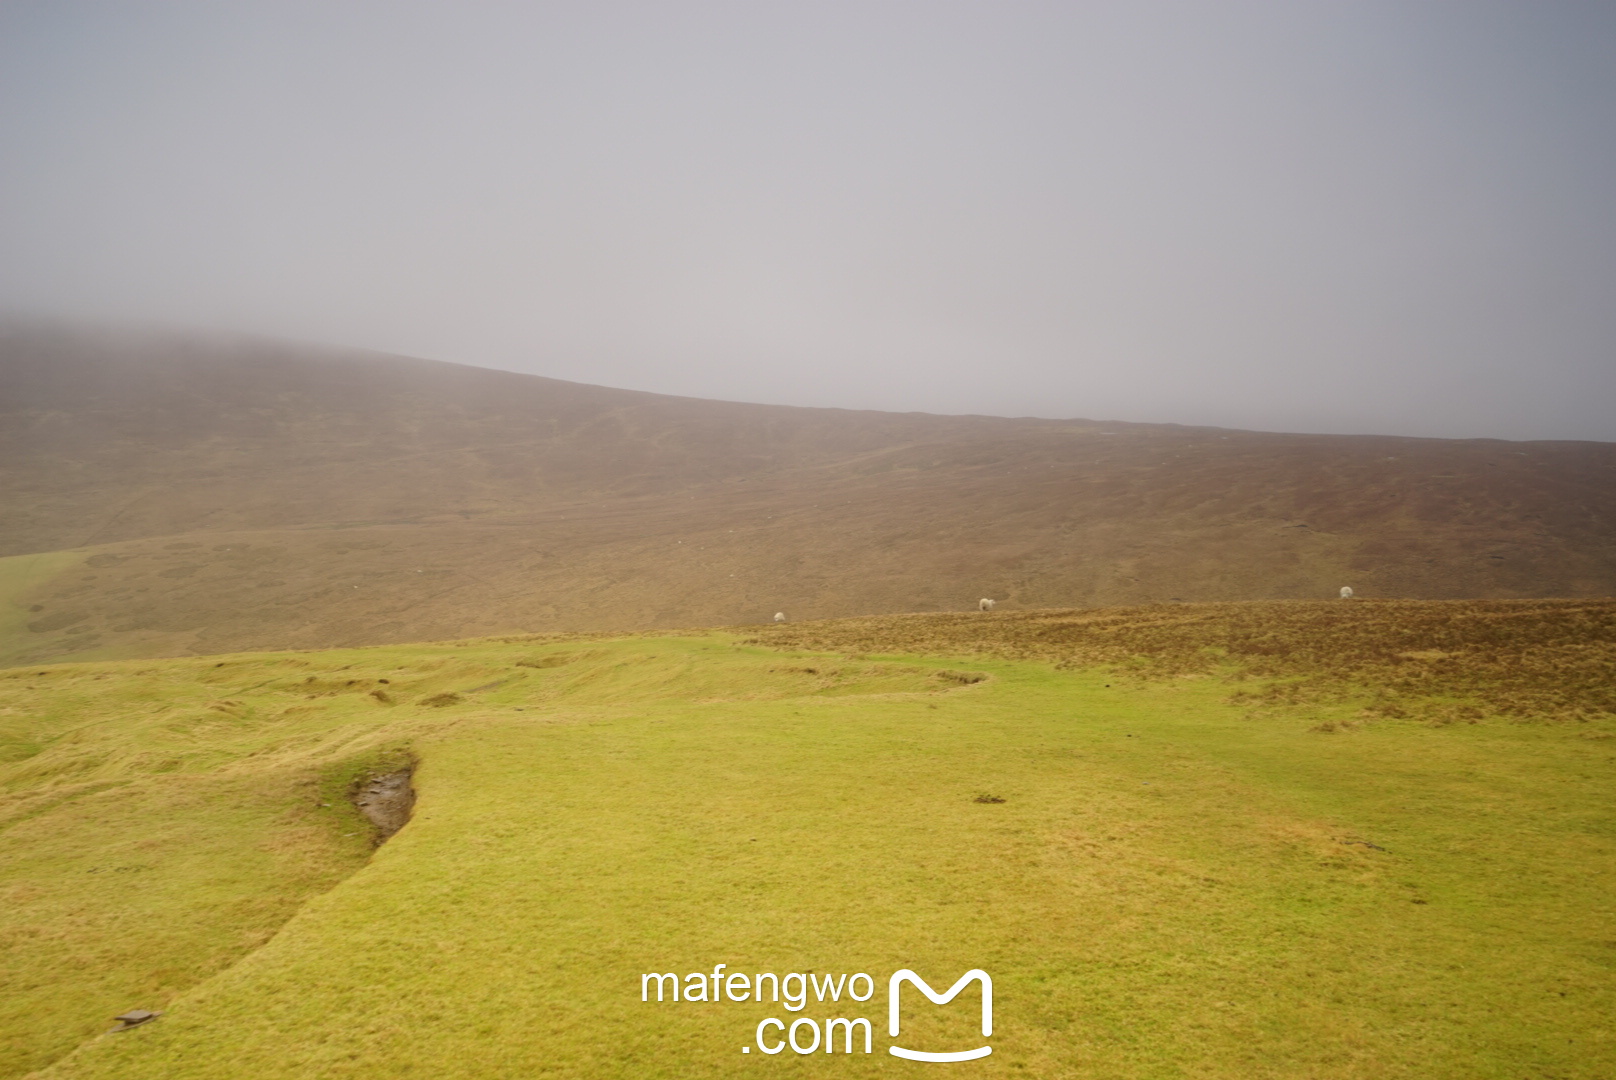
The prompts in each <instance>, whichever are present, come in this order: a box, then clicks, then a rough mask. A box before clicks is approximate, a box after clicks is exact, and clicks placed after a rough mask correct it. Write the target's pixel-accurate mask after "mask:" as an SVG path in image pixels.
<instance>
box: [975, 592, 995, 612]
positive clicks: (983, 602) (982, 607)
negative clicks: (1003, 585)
mask: <svg viewBox="0 0 1616 1080" xmlns="http://www.w3.org/2000/svg"><path fill="white" fill-rule="evenodd" d="M976 610H978V611H992V610H993V601H992V600H989V599H988V598H987V597H985V596H984V597H983V598H982V599H980V600H978V601H977V602H976Z"/></svg>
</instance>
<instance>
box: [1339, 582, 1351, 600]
mask: <svg viewBox="0 0 1616 1080" xmlns="http://www.w3.org/2000/svg"><path fill="white" fill-rule="evenodd" d="M1341 599H1343V600H1351V599H1352V586H1351V585H1343V586H1341Z"/></svg>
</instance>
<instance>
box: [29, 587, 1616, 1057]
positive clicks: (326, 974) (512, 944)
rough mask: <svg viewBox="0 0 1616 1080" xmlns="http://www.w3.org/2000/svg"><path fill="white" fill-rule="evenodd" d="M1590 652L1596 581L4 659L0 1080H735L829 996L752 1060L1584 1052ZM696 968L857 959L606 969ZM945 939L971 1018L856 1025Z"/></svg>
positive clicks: (1591, 846) (880, 1013)
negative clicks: (380, 820)
mask: <svg viewBox="0 0 1616 1080" xmlns="http://www.w3.org/2000/svg"><path fill="white" fill-rule="evenodd" d="M747 637H752V638H754V640H751V641H748V640H746V638H747ZM855 650H856V651H855ZM1332 654H1334V655H1336V656H1339V657H1340V658H1341V659H1342V661H1343V662H1342V663H1340V664H1332V663H1331V662H1330V656H1331V655H1332ZM1142 656H1143V657H1150V658H1152V659H1151V660H1149V661H1146V662H1141V659H1140V658H1141V657H1142ZM1051 661H1053V663H1052V662H1051ZM1613 662H1616V601H1583V602H1565V601H1491V602H1452V601H1445V602H1443V601H1439V602H1430V601H1426V602H1412V601H1408V602H1376V601H1371V602H1367V603H1364V604H1341V603H1338V602H1333V601H1312V602H1272V603H1256V604H1204V605H1202V604H1196V605H1188V606H1183V607H1177V606H1175V607H1171V608H1166V607H1148V608H1139V609H1131V610H1124V609H1113V610H1107V611H1103V612H1091V611H1083V612H1071V611H1029V612H1010V613H998V614H994V615H991V616H985V617H978V616H971V617H966V616H963V615H951V614H934V615H909V616H891V617H885V618H861V619H850V620H839V621H831V622H825V623H808V624H796V625H791V626H787V627H775V626H767V627H763V628H760V629H758V630H756V631H751V632H749V633H748V634H747V635H739V634H736V633H734V632H722V631H710V632H704V633H697V632H685V633H682V634H678V635H663V636H657V635H654V634H647V635H616V636H612V637H608V638H599V639H594V640H591V639H588V638H587V637H583V636H575V637H566V638H550V637H522V636H516V637H510V638H504V639H488V640H475V641H459V642H444V643H438V644H429V645H420V644H415V645H399V646H382V647H376V648H368V649H347V650H331V651H319V652H288V653H259V654H235V655H228V656H219V657H211V656H210V657H206V658H200V657H188V658H180V659H159V660H138V661H127V660H126V661H109V662H96V663H82V664H62V665H50V666H38V667H28V668H19V669H14V670H11V671H8V672H4V673H0V897H3V898H4V900H5V903H4V904H3V905H0V946H3V948H4V950H5V955H6V958H7V963H6V964H5V965H3V966H0V1078H6V1080H11V1078H17V1077H21V1076H23V1075H29V1074H32V1075H36V1076H38V1077H40V1078H41V1080H44V1078H52V1080H69V1078H74V1080H127V1078H130V1077H159V1076H160V1077H165V1078H172V1080H187V1078H189V1080H235V1078H237V1077H241V1076H253V1077H263V1078H266V1080H275V1078H284V1080H303V1078H306V1077H315V1076H318V1077H325V1078H338V1077H354V1078H371V1077H384V1076H385V1077H395V1076H432V1077H444V1078H465V1080H481V1078H485V1077H490V1076H539V1075H543V1076H553V1077H578V1078H589V1080H598V1078H610V1077H633V1078H636V1080H638V1078H641V1077H648V1076H660V1077H703V1078H707V1077H723V1076H755V1075H757V1074H758V1070H759V1069H760V1068H768V1067H769V1066H768V1059H762V1058H760V1055H759V1053H758V1051H759V1050H761V1051H763V1053H765V1054H767V1053H772V1052H774V1051H776V1050H780V1048H781V1046H782V1045H783V1036H781V1032H782V1031H784V1030H785V1025H786V1024H788V1023H789V1024H792V1025H793V1026H796V1025H798V1024H803V1025H813V1026H816V1027H817V1026H820V1025H823V1026H824V1029H825V1030H826V1031H828V1030H829V1021H830V1020H831V1019H832V1018H837V1017H840V1018H843V1019H862V1020H864V1021H868V1022H870V1028H871V1031H870V1034H871V1036H872V1038H871V1040H870V1042H869V1043H865V1042H864V1040H862V1039H860V1040H858V1041H857V1042H852V1041H851V1040H849V1041H843V1040H841V1039H838V1042H837V1044H836V1046H835V1048H834V1054H828V1053H825V1052H822V1051H821V1052H818V1053H812V1054H803V1055H801V1056H799V1055H798V1054H795V1053H791V1052H790V1050H789V1049H786V1050H784V1051H782V1054H781V1056H780V1057H777V1058H775V1059H773V1060H774V1061H775V1062H777V1063H780V1064H783V1063H784V1062H787V1061H789V1062H791V1063H792V1064H791V1066H788V1067H790V1068H792V1069H793V1070H794V1071H795V1072H799V1073H801V1074H802V1075H805V1076H827V1077H829V1076H876V1075H890V1074H892V1073H894V1072H896V1071H898V1070H904V1069H908V1070H912V1069H913V1066H912V1065H910V1064H909V1063H907V1062H899V1061H895V1060H893V1058H892V1057H891V1056H890V1055H889V1054H888V1053H887V1048H888V1046H889V1045H901V1046H905V1047H908V1048H917V1049H923V1050H925V1049H931V1050H946V1049H952V1048H963V1047H978V1046H981V1045H982V1044H984V1043H988V1044H989V1045H991V1046H992V1054H991V1056H989V1057H987V1058H985V1059H984V1060H982V1061H980V1062H977V1063H975V1064H972V1065H970V1066H968V1068H970V1069H971V1074H972V1075H980V1076H992V1077H999V1076H1038V1077H1078V1078H1093V1080H1102V1078H1113V1077H1119V1076H1141V1077H1143V1076H1164V1077H1165V1076H1196V1077H1207V1078H1219V1080H1221V1078H1230V1080H1234V1078H1239V1080H1251V1078H1260V1080H1293V1078H1297V1077H1313V1078H1319V1080H1324V1078H1330V1080H1349V1078H1350V1080H1472V1078H1475V1077H1493V1076H1498V1077H1505V1076H1508V1077H1515V1076H1553V1077H1561V1078H1566V1080H1573V1078H1575V1080H1604V1078H1607V1077H1609V1076H1611V1075H1613V1069H1616V1040H1613V1039H1612V1036H1611V1032H1610V1024H1609V1018H1610V1016H1611V1015H1612V1010H1613V1009H1616V984H1613V982H1612V980H1611V979H1610V970H1611V952H1612V949H1611V944H1612V942H1613V941H1616V924H1613V919H1612V913H1611V910H1610V906H1611V905H1610V902H1609V898H1610V896H1611V890H1612V887H1613V884H1616V843H1613V838H1616V830H1613V828H1612V824H1613V823H1612V816H1611V799H1610V792H1611V789H1612V788H1611V780H1612V776H1611V773H1612V770H1613V768H1616V756H1613V751H1612V747H1613V746H1616V741H1613V740H1616V698H1613V697H1612V692H1611V686H1612V682H1611V678H1610V672H1611V670H1612V664H1613ZM1500 673H1505V674H1506V675H1507V677H1503V678H1501V677H1500ZM1388 691H1390V692H1391V696H1390V697H1388ZM405 768H409V769H410V770H412V771H411V774H410V777H409V781H410V783H411V785H412V787H413V789H414V793H415V796H416V801H415V804H414V813H413V817H412V818H411V820H409V822H408V823H407V824H406V825H404V827H403V828H402V830H400V831H399V832H397V834H396V835H393V836H392V838H391V839H387V840H386V842H385V843H384V844H381V846H380V847H377V844H378V843H379V842H380V841H381V839H382V835H381V834H380V833H378V832H375V831H373V830H372V828H371V827H370V825H369V823H367V822H366V821H365V820H364V818H362V817H361V816H360V811H359V807H358V805H357V804H359V803H362V802H363V801H364V799H365V795H364V793H365V792H367V791H368V790H370V788H371V787H372V786H373V785H372V784H370V783H369V782H368V781H369V780H370V778H372V777H375V776H378V775H380V776H391V777H398V776H399V774H400V772H401V771H402V770H403V769H405ZM717 964H723V965H725V966H726V967H727V969H728V971H729V973H730V974H732V975H735V976H745V977H746V978H748V979H749V978H751V977H752V976H753V975H754V974H756V973H760V972H771V973H773V974H775V975H778V976H780V977H781V978H782V981H783V980H785V979H786V978H789V975H788V973H792V972H798V973H813V974H814V977H815V978H816V979H818V978H819V977H820V976H822V975H827V974H833V973H842V974H844V975H846V974H850V973H855V972H862V973H866V974H867V975H868V977H869V978H870V979H871V983H872V985H871V988H870V993H867V994H864V995H862V996H861V997H859V998H858V1000H856V1001H855V1000H850V999H849V996H848V995H842V996H841V997H839V998H831V999H827V998H825V997H824V996H823V995H821V996H819V997H818V998H817V999H816V998H813V997H811V996H810V995H809V994H808V992H807V988H806V987H804V988H803V993H802V998H801V1000H799V1001H797V1003H796V1004H795V1005H794V1004H792V1002H791V1001H790V1000H789V999H790V995H791V994H792V991H793V986H792V984H791V983H789V982H786V984H785V986H784V998H785V1000H782V994H781V993H780V992H778V990H777V992H776V993H774V995H773V996H772V997H771V998H769V999H764V998H763V997H762V993H761V991H762V989H763V983H762V982H761V980H760V981H759V983H758V989H759V991H760V994H759V997H758V1000H746V999H744V998H741V997H738V996H735V993H734V984H733V983H729V984H727V985H728V986H729V996H728V997H726V999H725V1000H722V1001H715V1000H711V999H710V998H709V999H708V1000H705V1001H692V1000H685V1001H679V1002H675V1001H672V1000H664V1001H661V1002H659V1001H657V1000H656V999H655V997H654V996H650V997H647V996H645V995H642V975H643V974H644V973H647V972H672V973H675V974H677V975H681V976H686V973H695V974H688V975H687V977H686V986H687V988H688V987H689V985H690V981H691V980H695V981H696V982H701V981H702V980H705V979H706V978H707V977H708V973H710V972H712V971H713V970H714V967H715V965H717ZM972 967H981V968H982V969H984V970H986V971H987V972H989V973H990V974H991V977H992V980H993V1000H994V1024H993V1031H992V1036H991V1039H985V1038H984V1037H983V1033H982V1032H981V1030H980V1027H979V1025H978V1024H977V1023H976V1021H977V1020H978V1019H979V1016H978V1015H977V1014H976V1012H975V1010H974V1009H973V1008H972V1007H973V1006H975V1005H976V1004H977V1001H978V1000H979V998H978V996H977V994H976V992H975V990H974V988H973V989H970V990H968V991H967V993H966V994H965V1000H964V1001H963V1002H961V1003H959V1004H956V1005H955V1006H952V1007H951V1008H950V1009H946V1010H937V1009H932V1008H931V1007H930V1006H926V1005H925V1004H924V1003H923V1002H920V1001H918V1000H916V999H914V997H913V995H912V994H911V995H910V999H909V1001H908V1002H907V1003H903V1011H904V1026H903V1032H902V1034H903V1038H902V1039H896V1038H891V1037H889V1033H888V1030H887V1024H886V1016H887V1005H888V998H887V976H888V975H889V974H890V973H892V972H894V971H897V970H900V969H903V968H912V969H914V970H916V971H918V972H920V974H921V975H922V976H923V977H924V978H926V979H927V980H928V981H930V983H931V984H932V985H933V986H936V987H939V988H942V987H946V986H948V985H949V983H950V982H951V981H952V980H954V979H956V978H958V977H959V975H960V974H961V973H962V972H964V971H966V970H968V969H970V968H972ZM796 977H797V978H799V979H801V978H804V975H798V976H796ZM689 997H692V998H693V997H695V995H694V994H690V995H689ZM804 1006H806V1007H804ZM136 1008H138V1009H148V1010H161V1011H162V1013H163V1015H162V1016H161V1017H160V1018H159V1019H157V1020H155V1021H153V1022H151V1023H148V1024H146V1025H144V1026H141V1027H139V1028H136V1029H134V1030H131V1031H128V1032H120V1033H116V1034H112V1033H108V1029H109V1028H110V1027H111V1023H110V1020H111V1018H112V1017H114V1016H117V1015H119V1014H121V1013H123V1012H124V1011H126V1010H129V1009H136ZM770 1018H773V1019H774V1020H776V1021H777V1022H778V1023H779V1025H780V1026H779V1028H778V1029H771V1028H769V1027H768V1026H767V1022H768V1020H769V1019H770ZM760 1025H763V1026H760ZM777 1036H779V1037H778V1038H777ZM818 1037H819V1036H818V1033H817V1032H816V1033H815V1035H814V1039H815V1040H817V1039H818ZM807 1041H808V1040H807V1038H804V1039H803V1040H802V1044H806V1043H807ZM866 1046H868V1047H869V1052H868V1053H866ZM771 1047H772V1048H773V1049H772V1050H771ZM34 1070H40V1071H39V1072H37V1073H35V1072H34Z"/></svg>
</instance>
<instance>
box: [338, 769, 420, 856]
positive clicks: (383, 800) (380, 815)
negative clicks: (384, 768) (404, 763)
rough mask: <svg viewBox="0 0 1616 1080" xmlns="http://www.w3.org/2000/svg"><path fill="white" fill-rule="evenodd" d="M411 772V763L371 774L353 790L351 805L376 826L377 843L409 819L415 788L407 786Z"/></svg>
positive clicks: (412, 771)
mask: <svg viewBox="0 0 1616 1080" xmlns="http://www.w3.org/2000/svg"><path fill="white" fill-rule="evenodd" d="M414 772H415V770H414V768H413V767H412V768H407V769H399V770H398V771H396V772H390V773H386V774H384V775H382V776H373V777H371V778H370V779H369V780H366V781H364V782H362V783H361V784H360V785H359V786H358V787H357V788H356V789H355V790H354V796H353V801H354V805H355V806H357V807H358V808H359V812H360V813H362V814H364V815H365V817H367V818H369V819H370V823H371V824H372V825H374V826H376V842H377V843H378V844H380V843H382V842H383V841H384V840H386V839H387V838H388V837H390V836H392V835H393V834H394V833H396V832H398V830H400V829H402V828H403V827H404V826H405V825H406V824H407V823H408V822H409V820H410V811H412V810H413V809H414V808H415V788H413V787H411V786H410V777H411V776H412V775H413V774H414Z"/></svg>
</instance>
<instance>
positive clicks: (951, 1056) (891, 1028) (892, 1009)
mask: <svg viewBox="0 0 1616 1080" xmlns="http://www.w3.org/2000/svg"><path fill="white" fill-rule="evenodd" d="M976 980H980V981H981V983H982V1034H983V1035H984V1036H987V1035H992V1034H993V980H992V979H990V978H989V977H988V973H987V972H985V971H983V970H982V969H981V968H972V969H971V970H970V971H967V972H966V973H965V974H964V975H961V976H960V979H959V982H957V983H955V984H954V985H953V986H951V987H949V990H948V993H946V994H939V993H937V992H936V991H935V990H933V989H932V988H931V987H929V986H927V985H926V980H924V979H922V978H921V977H920V976H919V975H916V974H915V973H914V972H913V971H910V970H909V969H908V968H904V969H903V970H902V971H895V972H893V973H892V978H891V979H890V980H888V982H887V1033H888V1034H889V1035H891V1036H892V1037H893V1038H894V1039H896V1038H897V1037H898V994H899V991H901V990H902V989H903V984H904V983H906V982H910V983H914V985H915V987H916V988H917V989H919V991H920V992H921V993H922V994H925V995H926V997H928V998H930V999H931V1003H932V1004H933V1005H947V1004H948V1003H949V1002H950V1001H953V1000H954V998H955V997H957V996H958V995H959V992H960V991H961V990H963V989H965V986H966V984H967V983H970V982H972V981H976ZM887 1051H888V1052H889V1053H891V1054H892V1055H893V1056H894V1057H901V1058H908V1059H909V1060H910V1061H970V1060H971V1059H972V1058H979V1057H987V1056H988V1055H989V1054H991V1053H993V1047H991V1046H979V1047H977V1048H976V1049H975V1050H956V1051H954V1052H952V1053H946V1054H933V1053H929V1052H927V1051H925V1050H905V1049H904V1048H903V1047H901V1046H889V1047H887Z"/></svg>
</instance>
